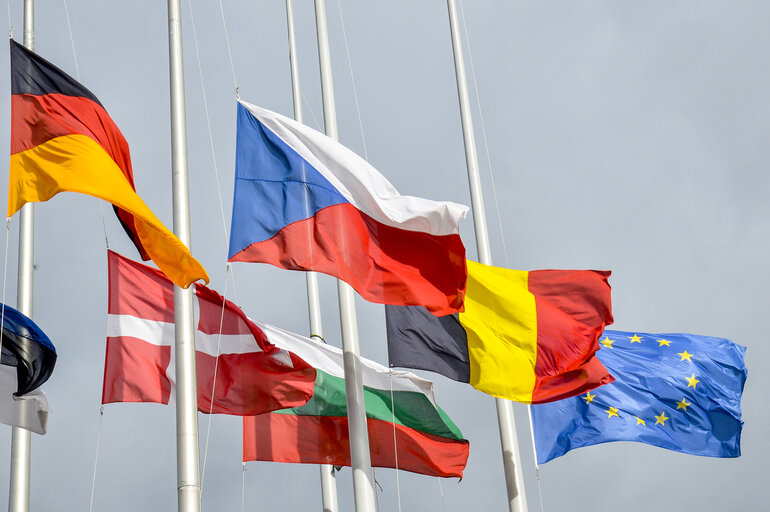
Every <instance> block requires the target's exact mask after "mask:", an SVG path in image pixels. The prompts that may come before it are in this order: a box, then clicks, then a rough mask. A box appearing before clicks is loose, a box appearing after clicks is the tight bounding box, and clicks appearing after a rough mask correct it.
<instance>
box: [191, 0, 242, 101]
mask: <svg viewBox="0 0 770 512" xmlns="http://www.w3.org/2000/svg"><path fill="white" fill-rule="evenodd" d="M219 12H220V13H222V26H223V27H224V28H225V43H226V44H227V57H228V58H229V59H230V70H232V72H233V86H235V97H236V98H237V99H240V94H239V92H238V80H236V79H235V65H234V64H233V54H232V52H231V51H230V36H229V35H228V34H227V22H226V21H225V8H224V7H222V0H219ZM196 45H197V43H196Z"/></svg>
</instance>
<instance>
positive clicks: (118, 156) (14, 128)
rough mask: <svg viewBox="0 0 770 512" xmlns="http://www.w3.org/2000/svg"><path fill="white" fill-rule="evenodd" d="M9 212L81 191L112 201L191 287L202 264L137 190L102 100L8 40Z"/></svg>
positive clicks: (143, 250) (159, 260)
mask: <svg viewBox="0 0 770 512" xmlns="http://www.w3.org/2000/svg"><path fill="white" fill-rule="evenodd" d="M11 93H12V96H11V108H12V111H11V165H10V183H9V190H8V216H9V217H10V216H11V215H13V214H14V213H16V212H17V211H18V210H19V209H20V208H21V207H22V206H23V205H24V204H25V203H28V202H36V201H47V200H48V199H50V198H52V197H53V196H55V195H56V194H58V193H59V192H79V193H83V194H88V195H92V196H94V197H98V198H100V199H103V200H105V201H108V202H110V203H112V204H113V205H114V206H115V208H116V213H117V215H118V218H119V219H120V222H121V224H123V227H124V228H125V230H126V232H127V233H128V235H129V236H130V237H131V239H132V240H133V241H134V243H135V245H136V247H137V249H138V250H139V252H140V254H141V255H142V257H143V258H145V259H147V258H148V257H149V258H152V260H153V261H154V262H155V263H156V264H157V265H158V267H159V268H160V269H161V270H163V272H164V273H166V275H168V277H169V278H170V279H171V280H172V281H174V282H175V283H176V284H178V285H180V286H184V287H187V286H189V284H190V283H192V282H193V281H195V280H197V279H204V280H205V281H207V282H208V276H207V275H206V271H205V270H204V269H203V267H202V266H201V265H200V263H198V261H197V260H195V258H193V257H192V255H191V254H190V252H189V250H188V249H187V248H186V247H185V246H184V244H182V243H181V242H180V241H179V239H177V238H176V236H174V234H173V233H171V232H170V231H169V230H168V229H167V228H166V227H165V226H164V225H163V224H162V223H161V222H160V221H159V220H158V219H157V217H155V215H154V214H153V213H152V211H150V209H149V208H148V207H147V205H145V204H144V202H143V201H142V200H141V199H140V198H139V196H138V195H137V194H136V191H135V189H134V179H133V173H132V170H131V157H130V154H129V150H128V143H127V142H126V140H125V138H124V137H123V135H122V134H121V133H120V130H119V129H118V127H117V126H116V125H115V123H114V122H113V121H112V119H111V118H110V116H109V115H108V114H107V112H106V110H104V107H103V106H102V105H101V103H100V102H99V100H98V99H97V98H96V97H95V96H94V95H93V94H92V93H91V92H90V91H89V90H88V89H86V88H85V87H83V86H82V85H81V84H80V83H78V82H77V81H76V80H74V79H73V78H72V77H70V76H68V75H67V74H66V73H64V72H63V71H61V70H60V69H58V68H57V67H56V66H54V65H53V64H51V63H50V62H48V61H46V60H45V59H42V58H41V57H39V56H38V55H36V54H35V53H33V52H31V51H29V50H27V49H26V48H24V47H23V46H21V45H20V44H18V43H16V42H15V41H13V40H11Z"/></svg>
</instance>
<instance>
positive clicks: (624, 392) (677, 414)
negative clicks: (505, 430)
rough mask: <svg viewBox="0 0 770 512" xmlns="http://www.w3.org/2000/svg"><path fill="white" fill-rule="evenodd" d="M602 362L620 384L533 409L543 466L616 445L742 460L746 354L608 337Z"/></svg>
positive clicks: (658, 339) (737, 349) (736, 348)
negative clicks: (580, 450)
mask: <svg viewBox="0 0 770 512" xmlns="http://www.w3.org/2000/svg"><path fill="white" fill-rule="evenodd" d="M600 345H601V350H599V352H597V357H598V358H599V359H600V360H601V361H602V363H604V365H605V366H606V367H607V368H608V369H609V370H610V371H611V372H612V374H613V375H614V376H615V382H613V383H611V384H607V385H606V386H601V387H599V388H597V389H595V390H593V391H589V392H587V393H585V394H584V395H581V396H579V397H573V398H568V399H566V400H559V401H558V402H553V403H550V404H542V405H536V406H533V407H532V432H533V436H534V439H535V448H536V451H537V460H538V462H539V463H541V464H542V463H544V462H548V461H549V460H551V459H554V458H556V457H560V456H562V455H564V454H565V453H567V452H568V451H570V450H574V449H575V448H581V447H584V446H591V445H595V444H599V443H608V442H611V441H636V442H639V443H645V444H650V445H653V446H658V447H660V448H666V449H668V450H674V451H677V452H682V453H689V454H692V455H703V456H707V457H738V456H740V454H741V430H742V428H743V421H742V420H741V397H742V394H743V386H744V384H745V382H746V376H747V370H746V364H745V363H744V360H743V356H744V354H745V352H746V348H745V347H742V346H740V345H737V344H735V343H733V342H732V341H730V340H727V339H724V338H714V337H711V336H699V335H695V334H683V333H668V334H649V333H644V332H624V331H604V334H602V337H601V340H600Z"/></svg>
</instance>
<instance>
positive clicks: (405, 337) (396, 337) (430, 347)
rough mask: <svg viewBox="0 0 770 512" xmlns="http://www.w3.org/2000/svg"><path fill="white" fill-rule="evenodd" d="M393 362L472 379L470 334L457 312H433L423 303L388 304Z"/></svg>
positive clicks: (387, 313) (457, 377)
mask: <svg viewBox="0 0 770 512" xmlns="http://www.w3.org/2000/svg"><path fill="white" fill-rule="evenodd" d="M385 324H386V326H387V331H388V359H389V362H390V366H391V367H393V366H399V367H402V368H416V369H419V370H428V371H431V372H436V373H440V374H441V375H443V376H445V377H449V378H450V379H452V380H456V381H459V382H470V376H471V373H470V359H469V357H468V335H467V334H466V332H465V329H463V327H462V325H460V321H459V320H458V315H457V314H454V315H447V316H442V317H437V316H433V315H432V314H431V313H430V312H429V311H428V310H427V309H425V308H424V307H422V306H389V305H386V306H385Z"/></svg>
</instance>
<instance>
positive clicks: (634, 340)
mask: <svg viewBox="0 0 770 512" xmlns="http://www.w3.org/2000/svg"><path fill="white" fill-rule="evenodd" d="M641 342H642V338H640V337H639V336H637V335H636V334H634V335H633V336H631V343H641Z"/></svg>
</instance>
